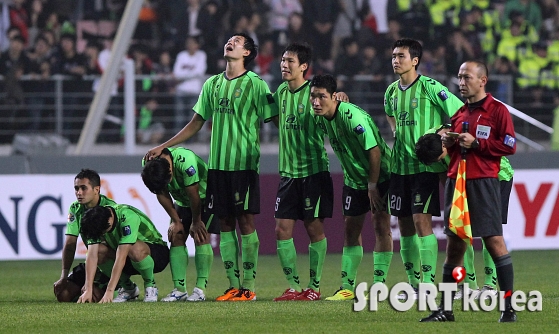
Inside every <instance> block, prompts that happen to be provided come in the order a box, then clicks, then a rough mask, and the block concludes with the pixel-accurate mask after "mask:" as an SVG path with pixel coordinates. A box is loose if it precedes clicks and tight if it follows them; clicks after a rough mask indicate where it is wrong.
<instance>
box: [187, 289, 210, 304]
mask: <svg viewBox="0 0 559 334" xmlns="http://www.w3.org/2000/svg"><path fill="white" fill-rule="evenodd" d="M186 300H187V301H189V302H202V301H204V300H206V295H205V294H204V290H202V289H200V288H196V287H195V288H194V290H192V294H191V295H190V296H189V297H188V298H186Z"/></svg>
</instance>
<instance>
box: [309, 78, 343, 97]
mask: <svg viewBox="0 0 559 334" xmlns="http://www.w3.org/2000/svg"><path fill="white" fill-rule="evenodd" d="M310 87H317V88H325V89H326V91H327V92H328V93H330V94H334V92H336V89H338V85H337V83H336V79H334V77H333V76H331V75H330V74H318V75H315V76H314V77H313V78H312V80H311V84H310Z"/></svg>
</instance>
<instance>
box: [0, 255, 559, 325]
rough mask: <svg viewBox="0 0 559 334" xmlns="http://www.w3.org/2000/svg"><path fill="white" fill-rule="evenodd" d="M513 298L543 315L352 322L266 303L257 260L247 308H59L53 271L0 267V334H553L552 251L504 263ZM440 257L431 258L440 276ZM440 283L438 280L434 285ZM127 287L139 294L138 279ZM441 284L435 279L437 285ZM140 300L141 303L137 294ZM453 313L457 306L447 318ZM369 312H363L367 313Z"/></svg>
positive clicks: (327, 288)
mask: <svg viewBox="0 0 559 334" xmlns="http://www.w3.org/2000/svg"><path fill="white" fill-rule="evenodd" d="M512 258H513V263H514V270H515V289H517V290H523V291H525V292H528V291H531V290H539V291H540V292H541V293H542V296H543V311H542V312H536V313H531V312H520V313H519V314H518V322H517V323H513V324H500V323H498V322H497V320H498V319H499V312H498V311H493V312H489V313H486V312H461V311H455V315H456V322H455V323H425V324H423V323H419V322H418V320H419V319H420V318H422V317H424V316H426V315H427V314H428V313H427V312H418V311H416V310H414V309H412V310H411V311H409V312H397V311H394V310H393V309H392V308H390V306H389V305H388V303H387V302H383V303H382V304H381V307H380V310H379V311H378V312H369V311H363V312H353V304H352V302H327V301H319V302H273V301H272V299H273V298H274V297H277V296H279V295H280V294H281V293H282V292H283V291H284V290H285V289H286V288H287V281H286V280H285V278H284V276H283V273H282V271H281V267H280V264H279V260H278V259H277V257H276V256H260V258H259V261H258V276H257V279H256V292H257V298H258V300H257V301H255V302H214V301H206V302H199V303H162V302H159V303H143V302H129V303H124V304H108V305H106V304H105V305H100V304H93V305H90V304H85V305H77V304H62V303H58V302H56V300H55V297H54V294H53V289H52V283H53V282H54V281H56V280H57V279H58V277H59V273H60V261H17V262H10V261H6V262H0V277H1V282H2V293H1V294H0V333H76V332H78V333H171V332H173V333H176V332H187V333H193V332H195V331H197V332H202V333H226V332H232V333H239V332H242V333H292V332H293V333H337V332H338V333H365V332H369V333H371V332H377V333H482V332H483V333H505V332H506V333H557V332H558V331H559V292H558V290H557V281H558V278H559V271H558V268H559V267H558V266H557V261H558V260H559V251H516V252H513V253H512ZM443 260H444V254H443V253H440V254H439V267H438V268H437V272H438V273H440V271H441V268H442V261H443ZM298 261H299V262H298V269H299V274H300V276H301V281H302V284H303V286H306V284H307V283H308V275H307V273H308V257H307V256H306V255H299V260H298ZM340 261H341V256H340V255H339V254H328V255H327V258H326V263H325V265H324V272H323V275H322V281H321V292H322V298H323V299H324V298H325V297H327V296H330V295H331V294H332V293H333V292H334V291H336V290H337V288H338V287H339V285H340V282H339V275H340ZM372 263H373V261H372V254H370V253H367V254H365V257H364V259H363V262H362V263H361V266H360V268H359V272H358V277H357V281H358V282H362V281H368V282H371V281H372V277H373V268H372ZM476 269H477V274H478V283H479V282H483V257H482V254H481V252H476ZM194 276H195V275H194V261H193V259H191V261H190V265H189V268H188V279H187V286H188V289H189V291H190V290H191V289H192V287H193V285H194V282H195V279H194ZM438 276H440V275H438ZM132 279H133V280H134V281H135V282H136V283H138V285H139V286H140V287H142V286H143V284H142V281H141V278H140V277H139V276H133V277H132ZM155 279H156V282H157V286H158V288H159V297H160V298H161V297H163V296H165V295H166V294H167V293H168V292H169V291H171V290H172V281H171V273H170V269H169V268H167V269H165V271H164V272H163V273H160V274H156V275H155ZM437 279H440V277H437ZM402 281H406V276H405V273H404V270H403V266H402V261H401V258H400V256H399V254H398V253H395V254H394V258H393V260H392V266H391V268H390V272H389V275H388V282H387V284H388V286H389V287H391V286H392V285H394V284H395V283H397V282H402ZM227 287H228V281H227V279H226V278H225V273H224V270H223V268H222V263H221V259H220V258H219V256H216V257H215V259H214V265H213V268H212V273H211V277H210V282H209V284H208V288H207V291H206V296H207V298H208V300H212V299H214V298H215V297H216V296H218V295H220V294H221V293H223V291H224V290H225V289H226V288H227ZM140 298H143V293H142V294H141V296H140ZM458 307H459V305H458V304H457V303H455V308H458ZM366 310H368V308H366Z"/></svg>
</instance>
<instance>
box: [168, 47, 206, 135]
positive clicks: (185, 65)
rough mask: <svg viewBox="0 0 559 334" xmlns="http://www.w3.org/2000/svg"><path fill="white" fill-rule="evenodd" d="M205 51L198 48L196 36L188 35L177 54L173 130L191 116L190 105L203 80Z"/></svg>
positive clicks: (174, 73)
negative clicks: (182, 49)
mask: <svg viewBox="0 0 559 334" xmlns="http://www.w3.org/2000/svg"><path fill="white" fill-rule="evenodd" d="M206 69H207V64H206V53H205V52H204V51H202V50H200V41H199V40H198V38H196V37H193V36H190V37H187V39H186V42H185V50H184V51H181V52H180V53H179V54H178V55H177V59H176V60H175V65H174V66H173V75H174V76H175V80H176V81H177V86H176V91H175V94H176V95H175V118H174V129H173V131H174V132H178V131H179V130H180V129H182V128H183V127H184V126H185V125H186V124H187V123H188V122H189V121H190V118H191V117H192V107H193V106H194V104H195V103H196V101H197V100H198V95H199V94H200V91H201V89H202V84H203V83H204V81H205V74H206Z"/></svg>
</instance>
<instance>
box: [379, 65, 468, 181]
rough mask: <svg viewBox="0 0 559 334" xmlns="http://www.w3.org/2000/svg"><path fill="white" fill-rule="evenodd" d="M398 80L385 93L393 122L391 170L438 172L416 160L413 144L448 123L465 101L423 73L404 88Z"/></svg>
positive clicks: (388, 111) (399, 171)
mask: <svg viewBox="0 0 559 334" xmlns="http://www.w3.org/2000/svg"><path fill="white" fill-rule="evenodd" d="M399 82H400V81H399V80H398V81H395V82H393V83H392V84H390V86H388V88H387V89H386V93H385V94H384V110H385V112H386V114H387V115H388V116H391V117H394V119H395V121H396V136H395V142H394V147H393V149H392V163H391V165H392V173H395V174H399V175H410V174H417V173H421V172H441V171H440V170H435V169H434V168H436V167H430V166H425V165H424V164H422V163H421V162H420V161H419V160H418V159H417V156H416V155H415V143H416V142H417V140H418V139H419V137H421V136H422V135H423V134H424V133H425V132H427V130H429V129H431V128H432V127H434V126H436V125H439V124H443V123H447V122H448V118H450V117H451V116H452V115H454V113H455V112H456V111H457V110H458V109H459V108H460V107H461V106H463V105H464V103H463V102H462V101H461V100H460V99H459V98H457V97H456V96H455V95H454V94H452V93H450V92H449V91H448V89H447V88H446V87H445V86H443V85H442V84H441V83H440V82H438V81H436V80H434V79H431V78H429V77H426V76H422V75H420V76H418V77H417V79H416V80H415V81H414V82H413V83H412V84H411V85H410V86H408V87H407V88H406V89H405V90H403V89H402V88H401V87H400V85H399Z"/></svg>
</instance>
